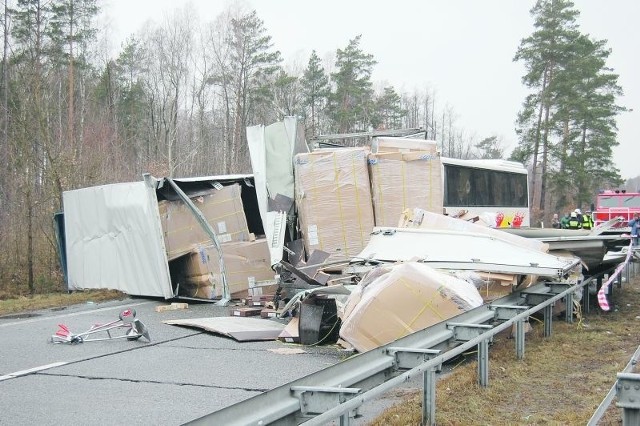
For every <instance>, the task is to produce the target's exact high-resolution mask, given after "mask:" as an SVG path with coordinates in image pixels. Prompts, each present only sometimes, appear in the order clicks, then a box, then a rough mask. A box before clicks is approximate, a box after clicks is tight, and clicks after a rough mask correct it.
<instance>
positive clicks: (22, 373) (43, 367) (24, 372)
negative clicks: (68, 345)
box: [0, 361, 68, 382]
mask: <svg viewBox="0 0 640 426" xmlns="http://www.w3.org/2000/svg"><path fill="white" fill-rule="evenodd" d="M65 364H68V362H66V361H61V362H54V363H51V364H47V365H41V366H40V367H33V368H30V369H28V370H22V371H16V372H15V373H9V374H5V375H4V376H0V382H1V381H3V380H8V379H14V378H16V377H20V376H26V375H27V374H31V373H36V372H38V371H42V370H48V369H50V368H55V367H60V366H61V365H65Z"/></svg>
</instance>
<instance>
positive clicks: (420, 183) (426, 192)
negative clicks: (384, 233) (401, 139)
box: [369, 150, 443, 227]
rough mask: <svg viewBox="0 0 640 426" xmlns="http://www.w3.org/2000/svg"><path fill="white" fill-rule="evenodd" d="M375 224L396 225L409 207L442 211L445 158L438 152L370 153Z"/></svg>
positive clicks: (439, 212) (433, 211)
mask: <svg viewBox="0 0 640 426" xmlns="http://www.w3.org/2000/svg"><path fill="white" fill-rule="evenodd" d="M369 173H370V175H371V192H372V198H373V210H374V215H375V224H376V226H390V227H397V226H398V222H399V221H400V219H401V217H402V214H403V212H404V211H405V210H406V209H415V208H420V209H423V210H426V211H428V212H432V213H438V214H442V212H443V189H442V186H443V183H442V161H441V160H440V155H439V154H438V153H437V151H435V150H433V151H412V152H404V153H403V152H379V153H377V154H373V153H372V154H369Z"/></svg>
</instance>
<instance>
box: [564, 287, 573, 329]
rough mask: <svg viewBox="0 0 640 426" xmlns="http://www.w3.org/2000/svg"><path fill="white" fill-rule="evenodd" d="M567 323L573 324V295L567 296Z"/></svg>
mask: <svg viewBox="0 0 640 426" xmlns="http://www.w3.org/2000/svg"><path fill="white" fill-rule="evenodd" d="M564 300H565V316H564V318H565V321H566V322H568V323H569V324H571V323H572V322H573V293H569V294H567V295H566V296H565V298H564Z"/></svg>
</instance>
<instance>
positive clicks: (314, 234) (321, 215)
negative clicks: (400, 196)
mask: <svg viewBox="0 0 640 426" xmlns="http://www.w3.org/2000/svg"><path fill="white" fill-rule="evenodd" d="M367 152H368V150H366V149H365V148H340V149H329V150H323V149H321V150H317V151H314V152H311V153H304V154H298V155H296V157H295V161H294V174H295V179H296V188H295V190H296V191H295V192H296V205H297V208H298V219H299V221H300V229H301V232H302V235H303V237H304V246H305V250H306V252H307V255H309V254H311V253H312V252H313V250H316V249H319V250H322V251H324V252H327V253H329V255H330V258H329V261H336V260H350V259H351V258H353V257H354V256H357V255H358V254H359V253H360V252H361V251H362V249H364V247H365V246H366V245H367V243H368V242H369V236H370V234H371V231H372V230H373V224H374V221H373V207H372V204H371V186H370V183H369V171H368V169H367Z"/></svg>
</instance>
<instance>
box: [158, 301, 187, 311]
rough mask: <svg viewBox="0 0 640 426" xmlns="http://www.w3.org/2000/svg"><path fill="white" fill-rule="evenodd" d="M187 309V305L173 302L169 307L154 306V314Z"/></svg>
mask: <svg viewBox="0 0 640 426" xmlns="http://www.w3.org/2000/svg"><path fill="white" fill-rule="evenodd" d="M188 308H189V304H188V303H177V302H173V303H171V304H170V305H162V306H156V312H164V311H177V310H181V309H188Z"/></svg>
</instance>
